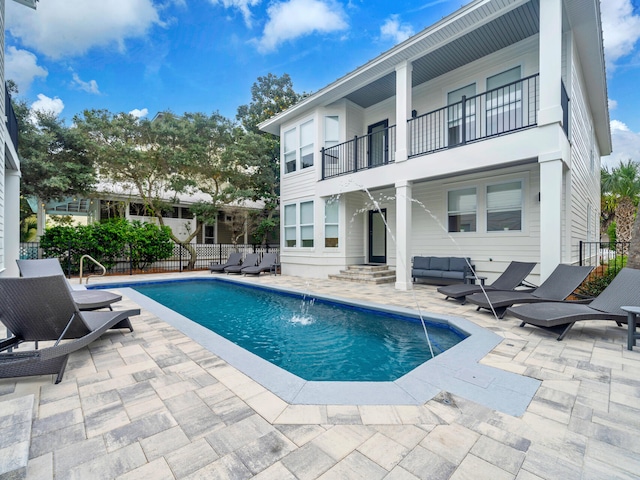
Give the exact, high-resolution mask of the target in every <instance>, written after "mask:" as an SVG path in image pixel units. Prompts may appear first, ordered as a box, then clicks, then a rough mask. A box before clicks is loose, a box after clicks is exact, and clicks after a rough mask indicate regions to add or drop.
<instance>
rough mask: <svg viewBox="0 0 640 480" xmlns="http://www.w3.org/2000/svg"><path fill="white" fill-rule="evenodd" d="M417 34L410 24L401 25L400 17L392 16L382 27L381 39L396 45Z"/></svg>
mask: <svg viewBox="0 0 640 480" xmlns="http://www.w3.org/2000/svg"><path fill="white" fill-rule="evenodd" d="M414 33H415V32H414V31H413V28H411V26H410V25H408V24H406V23H405V24H400V20H399V18H398V15H391V16H390V17H389V18H387V20H386V21H385V22H384V25H382V26H381V27H380V38H382V39H383V40H387V39H389V40H391V41H392V42H393V43H394V44H396V43H400V42H404V41H405V40H406V39H407V38H409V37H410V36H411V35H413V34H414Z"/></svg>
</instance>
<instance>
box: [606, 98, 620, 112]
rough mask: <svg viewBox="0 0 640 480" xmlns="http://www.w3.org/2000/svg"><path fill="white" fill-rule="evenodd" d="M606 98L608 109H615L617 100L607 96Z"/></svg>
mask: <svg viewBox="0 0 640 480" xmlns="http://www.w3.org/2000/svg"><path fill="white" fill-rule="evenodd" d="M607 100H608V103H609V111H611V110H615V109H616V108H618V101H617V100H613V99H612V98H609V99H607Z"/></svg>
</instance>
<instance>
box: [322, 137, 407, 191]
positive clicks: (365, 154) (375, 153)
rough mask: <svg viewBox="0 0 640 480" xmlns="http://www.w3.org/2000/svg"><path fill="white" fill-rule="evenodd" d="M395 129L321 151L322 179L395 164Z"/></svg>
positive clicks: (356, 138) (358, 138)
mask: <svg viewBox="0 0 640 480" xmlns="http://www.w3.org/2000/svg"><path fill="white" fill-rule="evenodd" d="M395 159H396V127H395V125H394V126H391V127H387V128H385V129H382V130H379V131H376V132H373V133H369V134H368V135H363V136H362V137H358V136H357V135H356V136H355V137H354V138H353V140H349V141H348V142H344V143H341V144H339V145H334V146H333V147H327V148H323V149H322V179H323V180H324V179H325V178H331V177H337V176H339V175H344V174H347V173H353V172H357V171H358V170H366V169H368V168H373V167H379V166H381V165H387V164H389V163H393V162H395Z"/></svg>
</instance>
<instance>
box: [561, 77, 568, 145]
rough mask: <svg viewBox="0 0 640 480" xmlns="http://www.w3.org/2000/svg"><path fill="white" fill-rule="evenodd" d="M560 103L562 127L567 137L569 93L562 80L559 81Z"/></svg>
mask: <svg viewBox="0 0 640 480" xmlns="http://www.w3.org/2000/svg"><path fill="white" fill-rule="evenodd" d="M560 104H561V105H562V129H563V130H564V134H565V135H566V136H567V138H569V94H568V93H567V89H566V88H565V86H564V82H560Z"/></svg>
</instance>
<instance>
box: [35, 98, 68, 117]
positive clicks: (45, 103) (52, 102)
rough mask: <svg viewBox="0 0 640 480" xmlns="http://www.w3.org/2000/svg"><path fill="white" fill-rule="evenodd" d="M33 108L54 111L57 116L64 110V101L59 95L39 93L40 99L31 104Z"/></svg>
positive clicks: (44, 111) (46, 111) (45, 111)
mask: <svg viewBox="0 0 640 480" xmlns="http://www.w3.org/2000/svg"><path fill="white" fill-rule="evenodd" d="M31 110H32V111H37V112H43V113H53V114H54V115H55V116H56V117H57V116H59V115H60V114H61V113H62V110H64V103H63V102H62V100H60V99H59V98H58V97H55V98H49V97H47V96H46V95H44V94H42V93H39V94H38V100H36V101H35V102H33V103H32V104H31Z"/></svg>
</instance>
